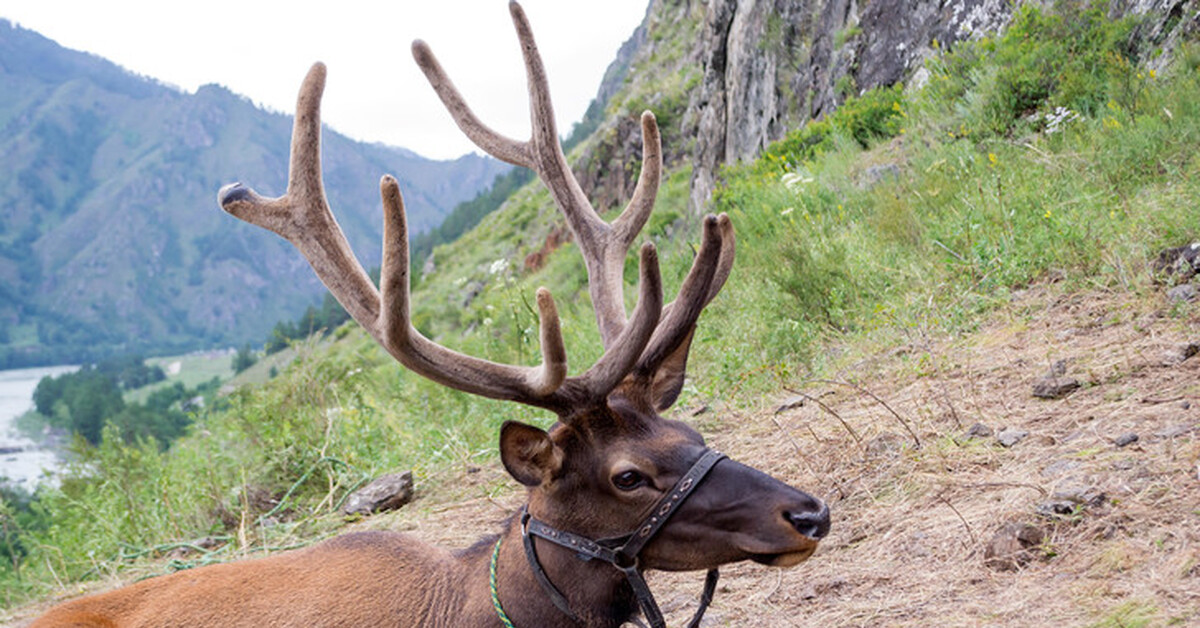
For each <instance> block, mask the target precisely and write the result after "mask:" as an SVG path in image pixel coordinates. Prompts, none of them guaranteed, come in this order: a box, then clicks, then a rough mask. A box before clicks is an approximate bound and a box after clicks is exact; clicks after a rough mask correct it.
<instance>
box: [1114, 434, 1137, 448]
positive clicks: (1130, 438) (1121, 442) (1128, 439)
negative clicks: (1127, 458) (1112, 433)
mask: <svg viewBox="0 0 1200 628" xmlns="http://www.w3.org/2000/svg"><path fill="white" fill-rule="evenodd" d="M1137 441H1138V435H1137V434H1134V433H1133V432H1129V433H1128V434H1121V435H1120V436H1118V437H1117V438H1116V439H1115V440H1113V442H1114V443H1116V445H1117V447H1125V446H1127V445H1132V444H1133V443H1136V442H1137Z"/></svg>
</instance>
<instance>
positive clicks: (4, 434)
mask: <svg viewBox="0 0 1200 628" xmlns="http://www.w3.org/2000/svg"><path fill="white" fill-rule="evenodd" d="M78 368H79V367H77V366H48V367H42V368H31V369H15V370H10V371H0V481H3V482H7V483H9V484H12V485H16V486H19V487H21V488H24V489H25V490H28V491H33V489H34V488H36V487H37V485H38V484H39V483H40V482H42V481H43V480H44V479H45V478H46V477H47V475H46V472H47V471H50V472H53V471H54V469H56V468H57V467H58V464H59V460H58V457H57V456H56V455H55V454H54V452H53V451H51V450H49V449H43V448H42V447H40V446H39V445H38V444H37V443H35V442H33V441H32V440H29V439H28V438H25V437H24V436H22V435H21V434H20V433H18V432H17V428H16V422H17V417H19V416H21V415H22V414H25V412H27V411H29V410H30V409H31V408H33V391H34V389H35V388H37V385H38V382H40V381H42V378H43V377H46V376H51V375H61V374H63V373H70V372H71V371H74V370H76V369H78ZM4 478H7V480H5V479H4Z"/></svg>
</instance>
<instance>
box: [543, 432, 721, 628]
mask: <svg viewBox="0 0 1200 628" xmlns="http://www.w3.org/2000/svg"><path fill="white" fill-rule="evenodd" d="M723 458H725V455H724V454H722V453H721V452H718V451H714V450H711V449H709V450H706V451H705V452H704V454H703V455H702V456H700V459H699V460H697V461H696V462H695V463H694V464H693V465H692V468H691V469H688V471H687V473H685V474H684V475H683V477H681V478H679V480H678V481H677V482H675V485H674V486H672V487H671V490H670V491H667V493H666V494H665V495H663V496H662V498H661V499H659V500H658V503H657V504H655V505H654V508H653V509H652V510H651V511H650V514H649V515H648V516H647V517H646V518H645V519H644V520H642V523H641V524H639V525H638V526H637V528H635V529H634V531H633V533H631V534H628V535H625V536H622V537H617V538H610V539H602V540H600V541H593V540H591V539H589V538H587V537H583V536H580V535H578V534H574V533H571V532H566V531H563V530H559V529H557V528H555V527H553V526H550V525H547V524H545V523H542V522H541V521H538V520H537V519H534V518H533V516H531V515H530V514H529V511H528V510H527V509H522V510H521V537H522V538H523V540H524V543H525V558H526V559H527V560H528V561H529V566H530V568H531V569H532V570H533V574H534V577H535V579H536V580H537V581H538V584H540V585H541V586H542V589H544V590H545V591H546V594H547V595H548V596H550V600H551V601H552V602H554V605H555V606H556V607H558V609H559V610H561V611H562V612H563V613H564V614H566V615H567V616H568V617H570V618H571V619H572V620H575V621H579V618H578V617H577V616H576V615H575V613H574V612H573V611H572V610H571V605H570V603H569V602H567V598H566V596H564V595H563V594H562V592H561V591H559V590H558V588H557V587H555V586H554V583H552V582H550V578H549V576H547V575H546V571H545V570H544V569H543V568H542V564H541V561H539V560H538V557H537V549H536V548H535V547H534V543H533V538H534V537H537V538H541V539H545V540H547V541H550V542H551V543H554V544H556V545H559V546H562V547H565V548H567V549H570V550H573V551H574V552H575V556H576V557H577V558H579V559H580V560H585V561H586V560H592V559H597V560H601V561H604V562H606V563H609V564H611V565H613V566H614V567H616V568H617V569H618V570H620V571H621V573H623V574H624V575H625V580H626V581H628V582H629V586H630V587H631V588H632V589H633V593H634V595H635V596H636V597H637V601H638V607H639V608H641V611H642V615H644V616H645V617H646V621H647V622H649V624H650V627H651V628H666V620H665V619H663V615H662V611H661V610H659V608H658V603H657V602H656V601H655V599H654V594H653V593H652V592H651V591H650V587H649V585H647V584H646V579H645V578H644V577H643V576H642V573H641V568H640V566H639V562H638V554H640V553H641V551H642V548H644V547H645V546H646V543H649V542H650V539H652V538H654V535H655V534H658V531H659V530H661V529H662V527H663V526H664V525H666V523H667V520H668V519H670V518H671V516H672V515H674V514H675V512H676V511H677V510H678V509H679V507H680V506H681V505H683V502H684V501H686V500H687V498H688V496H689V495H691V493H692V491H693V490H694V489H695V488H696V486H697V485H699V484H700V481H701V480H703V479H704V477H705V476H706V475H708V472H709V471H711V470H712V468H713V467H714V466H716V464H717V463H718V462H720V461H721V460H722V459H723ZM613 548H615V549H613ZM719 576H720V574H719V573H718V572H717V570H716V569H712V570H709V572H708V574H707V576H706V577H705V579H704V592H703V593H702V594H701V595H700V605H699V608H697V609H696V614H695V615H693V616H692V620H691V621H690V622H688V628H696V627H697V626H699V625H700V619H701V618H702V617H703V616H704V611H705V610H707V609H708V605H709V603H711V602H712V598H713V594H714V592H715V591H716V587H717V578H718V577H719Z"/></svg>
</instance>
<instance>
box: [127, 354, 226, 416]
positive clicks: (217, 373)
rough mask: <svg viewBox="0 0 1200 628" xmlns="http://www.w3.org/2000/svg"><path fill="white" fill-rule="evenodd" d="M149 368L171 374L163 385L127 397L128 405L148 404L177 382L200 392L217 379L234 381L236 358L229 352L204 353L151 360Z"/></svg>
mask: <svg viewBox="0 0 1200 628" xmlns="http://www.w3.org/2000/svg"><path fill="white" fill-rule="evenodd" d="M146 364H147V365H150V366H158V367H160V368H162V370H163V372H165V373H166V374H167V378H166V379H165V380H163V381H161V382H155V383H153V384H151V385H149V386H142V387H141V388H138V389H135V390H131V391H129V392H127V393H126V394H125V401H127V402H132V403H146V400H147V399H148V398H149V397H150V393H152V392H154V391H155V390H158V389H160V388H166V387H168V386H173V385H175V383H176V382H178V383H181V384H183V385H184V386H186V387H188V388H196V387H197V386H199V385H200V384H203V383H206V382H209V381H211V380H212V379H213V378H214V377H215V378H217V379H218V380H221V381H225V380H227V379H229V378H231V377H233V366H232V364H233V354H232V353H228V352H226V351H200V352H194V353H187V354H184V355H177V356H170V357H161V358H147V359H146Z"/></svg>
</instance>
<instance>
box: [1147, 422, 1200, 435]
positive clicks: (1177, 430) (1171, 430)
mask: <svg viewBox="0 0 1200 628" xmlns="http://www.w3.org/2000/svg"><path fill="white" fill-rule="evenodd" d="M1196 427H1197V426H1196V425H1193V424H1191V423H1180V424H1179V425H1172V426H1171V427H1168V428H1164V429H1161V430H1159V431H1157V432H1155V433H1154V435H1155V436H1157V437H1159V438H1175V437H1177V436H1183V435H1184V434H1187V433H1188V432H1192V431H1195V429H1196Z"/></svg>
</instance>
